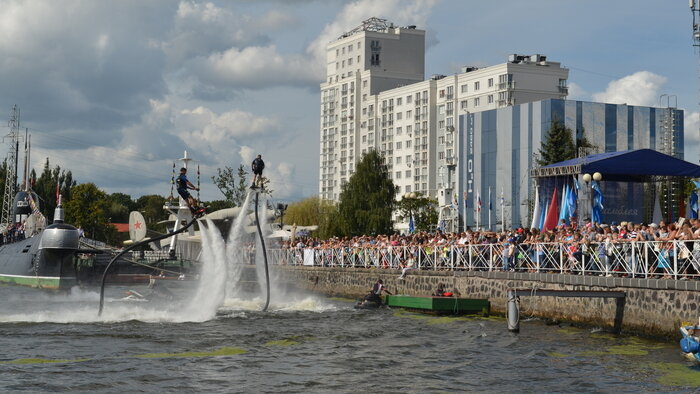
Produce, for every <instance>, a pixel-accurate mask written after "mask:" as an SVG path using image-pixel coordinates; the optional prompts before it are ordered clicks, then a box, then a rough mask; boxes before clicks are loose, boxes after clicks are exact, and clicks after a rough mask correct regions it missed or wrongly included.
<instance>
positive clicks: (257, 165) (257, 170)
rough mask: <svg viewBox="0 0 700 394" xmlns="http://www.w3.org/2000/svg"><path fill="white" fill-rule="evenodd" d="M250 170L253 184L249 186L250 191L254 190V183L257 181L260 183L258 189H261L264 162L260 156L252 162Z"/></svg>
mask: <svg viewBox="0 0 700 394" xmlns="http://www.w3.org/2000/svg"><path fill="white" fill-rule="evenodd" d="M251 169H252V170H253V184H252V185H251V186H250V188H251V189H255V188H256V187H258V186H256V184H255V182H256V181H257V182H258V183H260V186H259V187H261V188H262V187H263V177H262V173H263V170H264V169H265V162H264V161H263V159H262V155H258V157H256V158H255V160H253V164H252V165H251Z"/></svg>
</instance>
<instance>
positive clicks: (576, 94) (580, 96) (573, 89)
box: [566, 82, 590, 100]
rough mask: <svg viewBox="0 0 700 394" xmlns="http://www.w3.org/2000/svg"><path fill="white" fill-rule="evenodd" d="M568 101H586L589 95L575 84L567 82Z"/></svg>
mask: <svg viewBox="0 0 700 394" xmlns="http://www.w3.org/2000/svg"><path fill="white" fill-rule="evenodd" d="M566 98H567V99H568V100H588V99H589V98H590V95H589V94H588V92H586V91H585V90H584V89H583V88H582V87H581V86H579V85H578V84H577V83H575V82H569V94H568V96H567V97H566Z"/></svg>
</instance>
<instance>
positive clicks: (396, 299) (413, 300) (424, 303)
mask: <svg viewBox="0 0 700 394" xmlns="http://www.w3.org/2000/svg"><path fill="white" fill-rule="evenodd" d="M385 302H386V304H387V305H388V306H390V307H399V308H407V309H414V310H421V311H427V312H434V313H450V314H473V313H483V314H485V315H488V314H489V311H490V310H491V303H490V302H489V300H487V299H480V298H457V297H432V296H410V295H387V296H386V299H385Z"/></svg>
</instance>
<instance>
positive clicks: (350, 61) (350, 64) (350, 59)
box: [348, 58, 352, 66]
mask: <svg viewBox="0 0 700 394" xmlns="http://www.w3.org/2000/svg"><path fill="white" fill-rule="evenodd" d="M348 66H352V58H349V59H348Z"/></svg>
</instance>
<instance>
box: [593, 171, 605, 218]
mask: <svg viewBox="0 0 700 394" xmlns="http://www.w3.org/2000/svg"><path fill="white" fill-rule="evenodd" d="M591 188H592V189H593V214H592V215H591V216H592V217H591V221H592V222H593V223H603V208H604V207H603V192H601V191H600V185H598V182H596V181H593V182H592V183H591Z"/></svg>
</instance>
